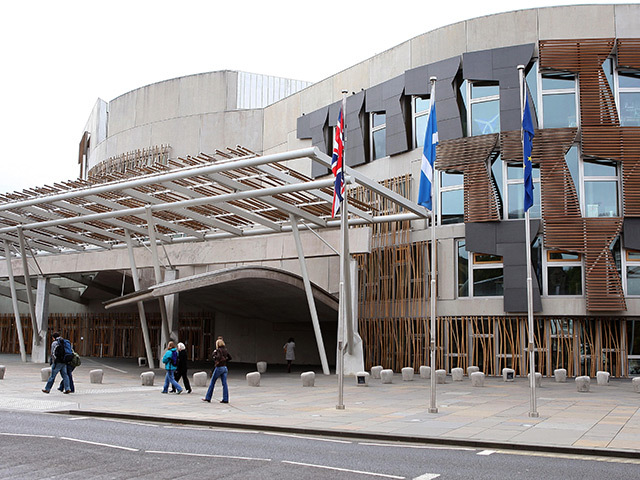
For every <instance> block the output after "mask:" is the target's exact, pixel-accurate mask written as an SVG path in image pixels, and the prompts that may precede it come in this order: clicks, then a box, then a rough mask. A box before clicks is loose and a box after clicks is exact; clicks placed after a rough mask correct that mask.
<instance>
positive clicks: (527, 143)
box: [522, 94, 534, 212]
mask: <svg viewBox="0 0 640 480" xmlns="http://www.w3.org/2000/svg"><path fill="white" fill-rule="evenodd" d="M528 97H529V96H528V95H526V94H525V101H524V114H523V116H522V134H523V142H522V157H523V159H522V160H523V161H524V211H525V212H526V211H527V210H529V209H530V208H531V207H532V206H533V171H532V168H533V167H532V166H531V150H533V135H534V133H533V121H532V120H531V110H529V98H528Z"/></svg>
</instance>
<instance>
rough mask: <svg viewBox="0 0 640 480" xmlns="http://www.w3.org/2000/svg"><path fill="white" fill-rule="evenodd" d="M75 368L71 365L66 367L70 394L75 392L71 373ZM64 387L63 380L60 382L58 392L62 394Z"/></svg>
mask: <svg viewBox="0 0 640 480" xmlns="http://www.w3.org/2000/svg"><path fill="white" fill-rule="evenodd" d="M75 368H76V367H74V366H73V365H67V375H68V376H69V390H71V393H73V392H75V391H76V387H75V385H74V384H73V371H74V370H75ZM63 387H64V379H63V380H60V386H59V387H58V390H60V391H61V392H62V390H63Z"/></svg>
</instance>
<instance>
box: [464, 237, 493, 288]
mask: <svg viewBox="0 0 640 480" xmlns="http://www.w3.org/2000/svg"><path fill="white" fill-rule="evenodd" d="M469 267H470V268H469ZM503 284H504V277H503V268H502V257H500V256H497V255H491V254H484V253H474V254H473V255H472V256H471V258H469V253H468V252H467V250H466V248H465V241H464V240H459V241H458V296H459V297H495V296H501V295H503V292H504V285H503Z"/></svg>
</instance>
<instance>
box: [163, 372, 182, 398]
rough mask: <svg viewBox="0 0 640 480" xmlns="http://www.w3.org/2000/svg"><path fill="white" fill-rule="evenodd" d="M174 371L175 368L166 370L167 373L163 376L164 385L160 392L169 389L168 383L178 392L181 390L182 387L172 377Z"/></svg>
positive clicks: (165, 391)
mask: <svg viewBox="0 0 640 480" xmlns="http://www.w3.org/2000/svg"><path fill="white" fill-rule="evenodd" d="M175 373H176V371H175V370H167V374H166V375H165V376H164V387H163V388H162V393H167V392H168V391H169V384H171V385H173V388H175V389H176V390H178V391H179V392H181V391H182V387H181V386H180V384H179V383H178V382H176V379H175V378H174V375H175Z"/></svg>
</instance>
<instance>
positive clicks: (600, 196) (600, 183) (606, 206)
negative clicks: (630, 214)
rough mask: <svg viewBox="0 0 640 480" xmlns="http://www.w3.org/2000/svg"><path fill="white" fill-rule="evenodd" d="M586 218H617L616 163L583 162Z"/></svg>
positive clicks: (587, 160) (588, 160) (585, 160)
mask: <svg viewBox="0 0 640 480" xmlns="http://www.w3.org/2000/svg"><path fill="white" fill-rule="evenodd" d="M583 177H584V203H585V211H584V215H585V216H586V217H617V216H618V215H619V202H618V166H617V164H616V162H610V161H599V160H590V159H584V160H583Z"/></svg>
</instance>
